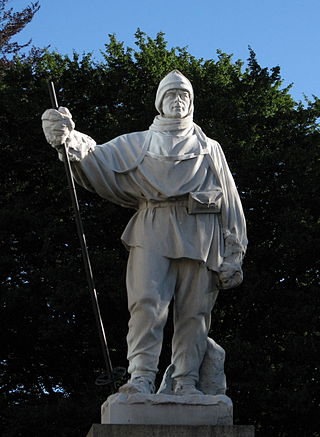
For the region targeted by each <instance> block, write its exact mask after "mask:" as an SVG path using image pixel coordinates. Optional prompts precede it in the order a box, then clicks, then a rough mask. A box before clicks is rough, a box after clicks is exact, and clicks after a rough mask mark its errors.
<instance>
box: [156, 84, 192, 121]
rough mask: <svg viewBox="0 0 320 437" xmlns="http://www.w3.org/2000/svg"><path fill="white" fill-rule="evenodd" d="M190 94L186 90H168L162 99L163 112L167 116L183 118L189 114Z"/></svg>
mask: <svg viewBox="0 0 320 437" xmlns="http://www.w3.org/2000/svg"><path fill="white" fill-rule="evenodd" d="M189 106H190V95H189V92H188V91H186V90H181V89H172V90H168V91H167V92H166V93H165V95H164V97H163V100H162V112H163V115H164V116H165V117H166V118H183V117H185V116H186V115H188V112H189Z"/></svg>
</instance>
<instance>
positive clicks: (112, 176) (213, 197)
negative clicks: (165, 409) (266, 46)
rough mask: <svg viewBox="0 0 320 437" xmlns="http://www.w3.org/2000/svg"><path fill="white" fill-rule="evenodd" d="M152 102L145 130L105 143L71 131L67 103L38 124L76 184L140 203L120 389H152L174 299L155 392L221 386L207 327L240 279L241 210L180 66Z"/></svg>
mask: <svg viewBox="0 0 320 437" xmlns="http://www.w3.org/2000/svg"><path fill="white" fill-rule="evenodd" d="M155 107H156V109H157V111H158V113H159V114H158V115H157V116H156V117H155V118H154V121H153V123H152V125H151V126H150V127H149V129H148V130H146V131H143V132H134V133H128V134H124V135H121V136H119V137H117V138H115V139H113V140H111V141H108V142H107V143H105V144H102V145H97V144H96V142H95V141H94V140H93V139H92V138H90V137H89V136H87V135H85V134H83V133H80V132H78V131H76V130H75V129H74V127H75V125H74V122H73V121H72V117H71V114H70V112H69V111H68V109H66V108H63V107H60V108H59V110H55V109H49V110H47V111H45V112H44V114H43V116H42V122H43V129H44V133H45V136H46V139H47V141H48V142H49V143H50V144H51V145H52V146H54V147H55V148H56V149H57V151H58V152H59V155H60V158H61V159H63V158H62V155H61V153H60V147H59V146H60V145H61V144H62V143H64V142H65V143H66V145H67V149H68V154H69V158H70V161H71V165H72V171H73V177H74V179H75V180H76V181H77V183H79V184H80V185H82V186H83V187H85V188H86V189H88V190H90V191H93V192H95V193H97V194H98V195H100V196H102V197H103V198H105V199H108V200H110V201H111V202H115V203H117V204H119V205H122V206H123V207H129V208H134V209H136V213H135V214H134V215H133V217H132V218H131V220H130V222H129V223H128V225H127V227H126V229H125V230H124V232H123V235H122V237H121V239H122V242H123V244H124V245H125V246H126V248H127V249H128V250H129V259H128V265H127V291H128V308H129V312H130V321H129V331H128V336H127V343H128V361H129V368H128V372H129V374H130V375H131V377H130V379H129V381H128V382H127V383H126V384H125V385H124V386H122V387H121V388H120V392H121V393H126V394H136V393H145V394H147V395H148V394H152V393H154V391H155V386H154V382H155V376H156V373H157V371H158V367H157V366H158V360H159V355H160V351H161V347H162V339H163V328H164V325H165V323H166V320H167V315H168V307H169V304H170V302H171V300H172V299H174V315H173V317H174V334H173V339H172V357H171V365H170V366H169V368H168V369H167V372H166V374H165V376H164V379H163V382H162V384H161V387H160V393H166V394H174V395H180V396H186V395H202V394H203V393H205V394H219V393H224V390H225V381H224V373H223V357H224V351H223V349H222V348H221V347H220V346H218V345H217V344H216V343H215V342H214V341H213V340H211V339H209V338H208V331H209V328H210V319H211V311H212V308H213V306H214V303H215V300H216V298H217V295H218V290H219V289H229V288H233V287H235V286H237V285H239V284H240V283H241V281H242V269H241V264H242V259H243V256H244V254H245V250H246V245H247V238H246V225H245V218H244V214H243V210H242V206H241V202H240V199H239V195H238V192H237V189H236V186H235V183H234V180H233V177H232V175H231V172H230V170H229V168H228V165H227V162H226V159H225V157H224V154H223V151H222V149H221V147H220V145H219V144H218V143H217V142H216V141H214V140H212V139H210V138H208V137H207V136H206V135H205V134H204V132H203V131H202V129H201V128H200V127H199V126H197V125H196V124H195V123H194V122H193V110H194V94H193V88H192V85H191V83H190V81H189V80H188V79H187V78H186V77H185V76H184V75H183V74H182V73H180V72H179V71H178V70H173V71H171V72H170V73H169V74H168V75H167V76H165V77H164V78H163V79H162V80H161V82H160V84H159V87H158V90H157V94H156V100H155ZM217 363H218V364H217ZM219 363H220V364H219ZM214 366H216V370H212V369H215V367H214ZM211 373H214V375H211V376H210V374H211Z"/></svg>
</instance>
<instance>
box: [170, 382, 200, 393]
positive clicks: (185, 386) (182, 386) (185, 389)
mask: <svg viewBox="0 0 320 437" xmlns="http://www.w3.org/2000/svg"><path fill="white" fill-rule="evenodd" d="M174 394H175V395H177V396H190V395H198V396H203V395H204V393H203V392H202V391H200V390H198V389H197V388H196V387H195V385H194V384H192V383H190V382H186V383H183V382H177V383H176V384H175V387H174Z"/></svg>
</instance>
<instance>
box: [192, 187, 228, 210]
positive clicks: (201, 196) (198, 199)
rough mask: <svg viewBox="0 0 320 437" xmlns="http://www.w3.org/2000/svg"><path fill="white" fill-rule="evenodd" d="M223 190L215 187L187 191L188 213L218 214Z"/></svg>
mask: <svg viewBox="0 0 320 437" xmlns="http://www.w3.org/2000/svg"><path fill="white" fill-rule="evenodd" d="M222 196H223V192H222V189H221V188H219V187H217V188H215V189H213V190H211V191H194V192H191V193H189V199H188V213H189V214H218V213H219V212H220V210H221V201H222Z"/></svg>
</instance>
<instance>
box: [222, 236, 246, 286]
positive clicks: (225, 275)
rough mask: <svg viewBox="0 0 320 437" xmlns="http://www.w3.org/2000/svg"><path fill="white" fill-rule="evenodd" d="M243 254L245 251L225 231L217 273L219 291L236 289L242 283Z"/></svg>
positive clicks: (234, 238) (233, 237)
mask: <svg viewBox="0 0 320 437" xmlns="http://www.w3.org/2000/svg"><path fill="white" fill-rule="evenodd" d="M244 252H245V250H244V248H243V247H242V245H241V244H240V242H239V240H238V239H237V237H236V236H235V235H234V234H232V233H231V232H229V231H227V232H226V233H225V251H224V258H223V263H222V264H221V266H220V269H219V273H218V277H219V288H220V289H223V290H227V289H229V288H234V287H237V286H238V285H240V284H241V282H242V281H243V273H242V268H241V264H242V258H243V256H244Z"/></svg>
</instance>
